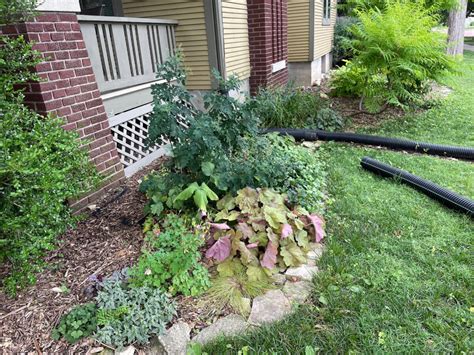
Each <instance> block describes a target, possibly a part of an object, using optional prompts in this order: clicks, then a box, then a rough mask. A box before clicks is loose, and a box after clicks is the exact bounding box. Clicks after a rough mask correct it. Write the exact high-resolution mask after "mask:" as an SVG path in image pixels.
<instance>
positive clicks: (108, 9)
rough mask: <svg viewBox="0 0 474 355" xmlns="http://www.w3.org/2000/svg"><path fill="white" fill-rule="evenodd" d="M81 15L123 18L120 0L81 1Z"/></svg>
mask: <svg viewBox="0 0 474 355" xmlns="http://www.w3.org/2000/svg"><path fill="white" fill-rule="evenodd" d="M80 4H81V10H82V11H81V13H82V14H84V15H96V16H123V15H122V3H121V1H120V0H80Z"/></svg>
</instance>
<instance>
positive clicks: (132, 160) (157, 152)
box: [110, 104, 164, 176]
mask: <svg viewBox="0 0 474 355" xmlns="http://www.w3.org/2000/svg"><path fill="white" fill-rule="evenodd" d="M151 111H152V106H151V104H148V105H144V106H141V107H137V108H135V109H133V110H130V111H127V112H124V113H121V114H119V115H117V116H114V117H112V118H111V119H110V126H111V130H112V135H113V137H114V141H115V143H116V144H117V150H118V152H119V155H120V160H121V162H122V164H123V166H124V168H125V174H126V175H128V176H130V175H132V174H133V173H134V172H136V171H137V170H139V169H140V168H141V167H143V166H145V165H147V164H149V163H151V162H152V161H153V160H154V159H156V158H157V157H159V156H161V155H163V154H164V150H163V149H162V148H161V147H160V146H154V147H150V148H147V147H146V145H145V141H146V138H147V137H148V127H149V122H150V114H151Z"/></svg>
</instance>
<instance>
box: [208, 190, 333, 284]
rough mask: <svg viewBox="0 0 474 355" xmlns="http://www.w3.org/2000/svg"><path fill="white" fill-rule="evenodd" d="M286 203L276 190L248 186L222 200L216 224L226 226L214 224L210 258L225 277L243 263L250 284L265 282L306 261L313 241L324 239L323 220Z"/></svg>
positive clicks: (218, 205)
mask: <svg viewBox="0 0 474 355" xmlns="http://www.w3.org/2000/svg"><path fill="white" fill-rule="evenodd" d="M285 202H286V201H285V195H282V194H278V193H276V192H275V191H273V190H271V189H251V188H248V187H247V188H244V189H242V190H240V191H238V192H237V196H236V197H232V195H226V196H225V197H224V198H223V199H221V200H219V202H218V203H217V207H218V208H219V212H218V213H217V214H216V215H215V216H214V220H215V221H217V222H221V223H214V224H211V235H212V237H213V239H212V240H211V242H213V244H212V246H211V247H210V248H209V249H208V250H207V251H206V257H207V258H209V259H214V260H216V261H217V262H219V263H220V264H219V265H218V267H217V270H218V271H219V273H220V274H221V275H224V276H225V275H228V274H229V273H232V272H233V271H232V270H234V269H235V267H236V266H235V263H236V262H237V263H239V262H240V263H241V264H242V265H244V266H245V268H246V273H247V276H248V278H249V280H251V281H252V280H265V279H266V276H267V275H271V274H272V273H273V272H276V271H278V268H286V267H290V266H298V265H300V264H302V263H304V262H305V261H306V254H305V251H306V250H307V247H308V243H309V242H310V239H311V236H312V238H314V239H315V241H316V242H319V241H320V240H321V239H322V238H323V237H324V230H323V227H322V225H323V220H322V219H321V218H320V217H318V216H317V215H314V214H309V213H308V212H306V211H305V210H302V209H301V208H294V209H293V210H290V209H289V208H288V207H287V206H286V204H285Z"/></svg>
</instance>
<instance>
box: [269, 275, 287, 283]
mask: <svg viewBox="0 0 474 355" xmlns="http://www.w3.org/2000/svg"><path fill="white" fill-rule="evenodd" d="M272 280H273V284H275V285H283V284H284V283H285V282H286V276H285V275H283V274H280V273H278V274H275V275H273V276H272Z"/></svg>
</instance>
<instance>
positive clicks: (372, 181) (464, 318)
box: [204, 53, 474, 354]
mask: <svg viewBox="0 0 474 355" xmlns="http://www.w3.org/2000/svg"><path fill="white" fill-rule="evenodd" d="M465 61H466V64H465V66H464V68H463V71H464V72H463V75H462V76H458V77H454V78H451V79H450V80H448V82H449V83H450V85H451V86H452V87H453V88H454V89H455V92H453V93H452V94H451V96H450V97H449V98H448V99H447V100H446V101H445V102H443V103H442V104H441V105H440V106H439V107H436V108H434V109H432V110H430V111H428V112H426V113H423V114H421V115H410V116H408V117H406V118H404V119H403V120H399V121H390V122H387V123H385V124H384V125H382V127H380V128H378V129H377V130H370V131H372V132H373V133H377V134H386V135H392V136H398V137H407V138H413V139H419V140H425V141H430V142H434V143H445V144H455V145H470V146H474V127H473V125H474V71H473V70H472V68H473V67H472V65H473V64H474V54H471V53H466V58H465ZM324 150H325V154H326V155H327V162H328V170H329V193H330V196H331V200H330V201H329V203H328V211H327V214H326V220H327V231H328V237H327V239H326V251H325V253H324V255H323V257H322V259H321V261H320V268H321V272H320V273H319V274H318V276H317V277H316V278H315V279H314V292H313V296H312V301H311V303H310V304H308V305H305V306H301V307H300V308H299V309H298V310H297V311H296V312H295V313H294V314H293V315H292V316H290V317H288V318H287V319H285V320H284V321H282V322H279V323H276V324H273V325H271V326H268V327H263V328H259V329H257V330H255V331H253V332H250V333H248V334H245V335H244V336H240V337H234V338H226V339H221V340H219V341H217V342H214V343H213V344H209V345H208V346H206V347H205V349H204V350H205V351H206V352H208V353H209V354H226V353H228V354H230V353H237V352H238V351H239V350H240V349H241V348H242V347H244V346H248V349H249V352H250V353H255V354H257V353H258V354H262V353H277V354H301V353H305V348H306V347H307V346H311V347H313V348H314V349H315V350H316V351H319V352H322V353H336V352H337V353H349V352H361V353H426V352H433V353H463V352H464V353H472V352H473V351H474V334H473V328H474V313H473V311H474V309H473V307H474V273H473V270H474V253H473V250H472V247H473V245H474V222H473V220H472V219H471V218H470V217H468V216H466V215H462V214H460V213H458V212H455V211H452V210H450V209H448V208H446V207H444V206H443V205H441V204H440V203H438V202H436V201H433V200H432V199H430V198H428V197H426V196H424V195H423V194H421V193H419V192H418V191H415V190H413V189H411V188H410V187H408V186H406V185H402V184H400V183H398V182H396V181H393V180H390V179H383V178H380V177H378V176H376V175H374V174H372V173H370V172H367V171H365V170H363V169H361V168H360V163H359V162H360V158H361V157H363V156H364V155H368V156H371V157H374V158H376V159H379V160H381V161H384V162H386V163H389V164H392V165H394V166H397V167H400V168H403V169H406V170H408V171H410V172H412V173H415V174H418V175H420V176H422V177H424V178H427V179H430V180H432V181H434V182H436V183H438V184H440V185H443V186H445V187H448V188H450V189H452V190H454V191H456V192H458V193H460V194H462V195H465V196H468V197H470V198H474V164H472V163H469V162H464V161H455V160H449V159H441V158H437V157H430V156H420V155H409V154H404V153H399V152H391V151H387V150H378V149H371V148H360V147H354V146H350V145H341V144H336V143H330V144H326V145H325V146H324Z"/></svg>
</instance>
